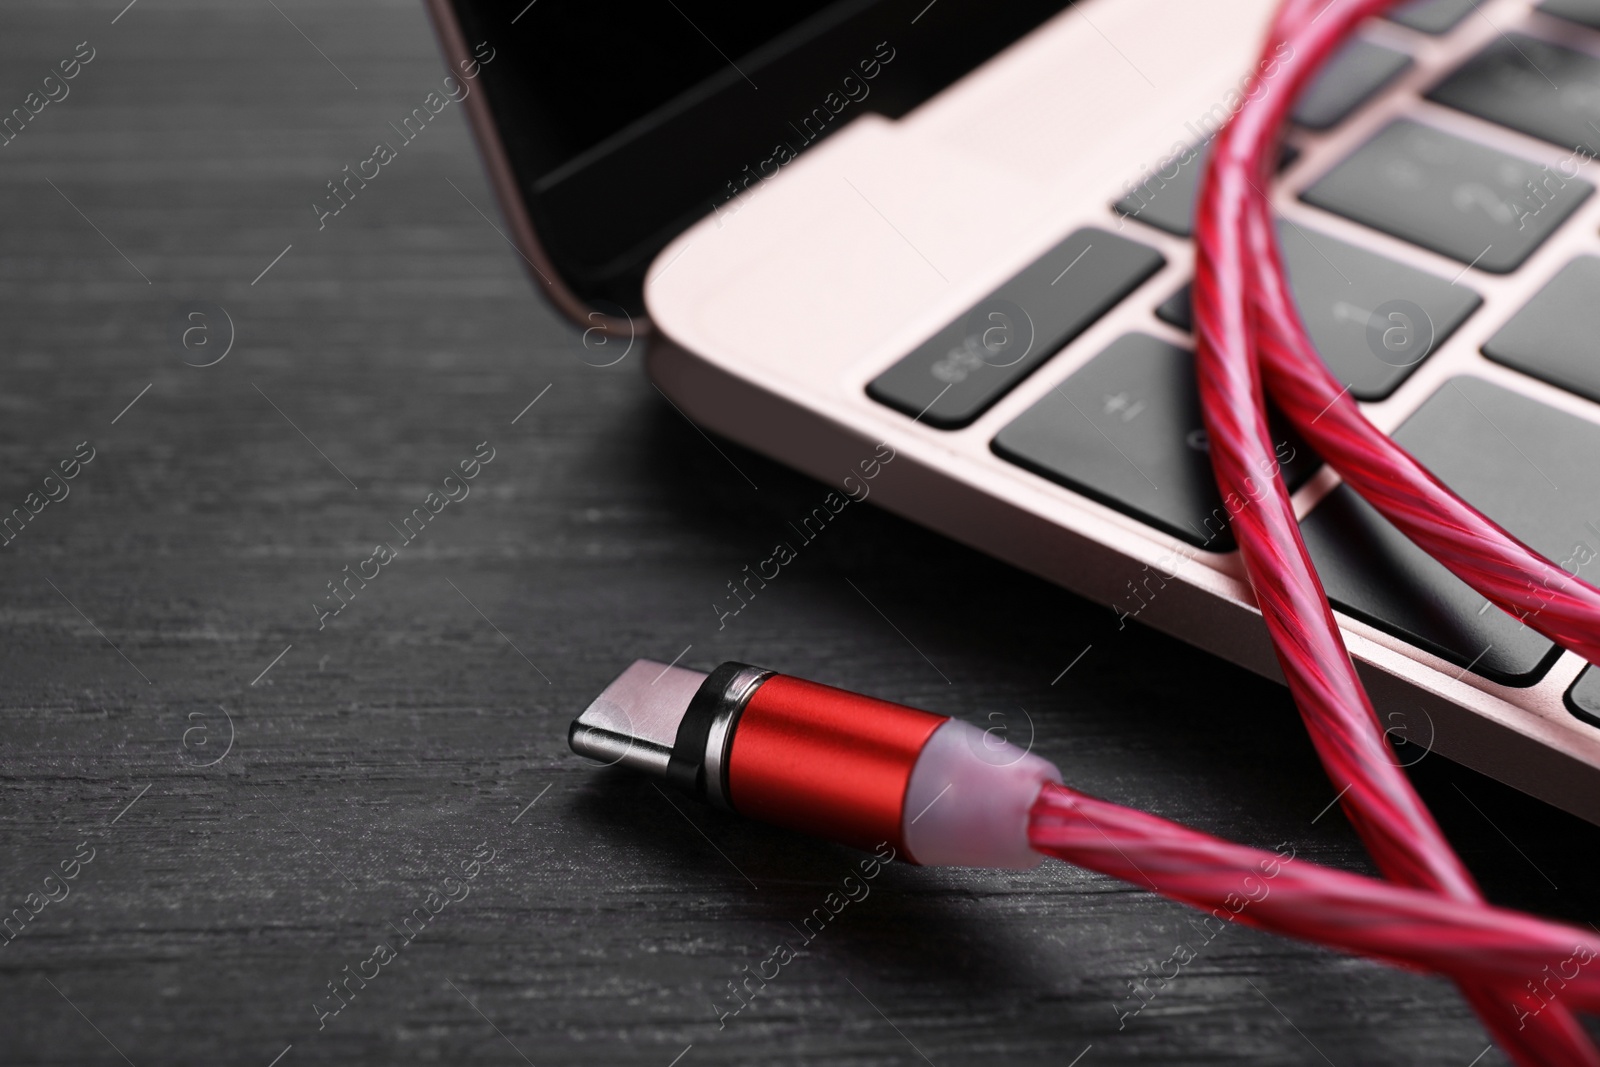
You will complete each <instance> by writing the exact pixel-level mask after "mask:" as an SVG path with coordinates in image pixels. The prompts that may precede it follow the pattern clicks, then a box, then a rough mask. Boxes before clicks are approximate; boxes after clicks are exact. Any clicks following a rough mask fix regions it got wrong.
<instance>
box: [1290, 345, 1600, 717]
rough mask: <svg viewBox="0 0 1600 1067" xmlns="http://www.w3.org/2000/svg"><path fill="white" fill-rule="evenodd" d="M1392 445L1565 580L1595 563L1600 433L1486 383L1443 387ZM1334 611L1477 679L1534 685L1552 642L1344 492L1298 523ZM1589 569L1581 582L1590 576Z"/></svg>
mask: <svg viewBox="0 0 1600 1067" xmlns="http://www.w3.org/2000/svg"><path fill="white" fill-rule="evenodd" d="M1394 439H1395V440H1396V441H1397V442H1399V443H1400V444H1401V445H1403V446H1404V447H1405V448H1406V449H1407V450H1408V451H1409V452H1411V454H1412V455H1414V456H1416V457H1417V458H1418V459H1419V460H1421V461H1422V462H1423V463H1424V464H1425V465H1426V466H1427V467H1428V468H1429V469H1430V470H1432V471H1433V473H1434V474H1436V475H1438V476H1439V478H1440V479H1441V480H1443V481H1444V483H1445V484H1446V485H1448V486H1450V487H1451V488H1452V489H1454V490H1455V491H1456V492H1457V493H1459V494H1461V496H1462V497H1463V498H1464V499H1466V500H1467V501H1468V502H1470V503H1472V504H1473V505H1475V506H1476V507H1478V508H1479V509H1480V510H1481V511H1483V513H1484V514H1485V515H1488V516H1489V517H1490V518H1491V519H1494V520H1495V521H1496V522H1498V523H1500V525H1502V526H1504V527H1505V528H1506V529H1507V530H1509V531H1510V532H1511V533H1512V534H1513V535H1515V536H1517V537H1519V538H1521V539H1522V540H1523V541H1524V542H1525V543H1527V544H1529V545H1531V546H1532V547H1533V548H1534V549H1535V550H1537V551H1539V552H1542V553H1544V555H1545V556H1546V557H1547V558H1549V559H1551V560H1554V561H1555V562H1556V563H1557V564H1558V565H1559V566H1562V567H1564V568H1566V569H1567V570H1568V571H1569V572H1573V573H1581V568H1582V566H1583V564H1584V562H1585V561H1587V560H1590V559H1593V558H1595V557H1596V556H1597V555H1600V505H1597V503H1596V502H1597V501H1600V463H1596V462H1595V461H1594V457H1595V456H1596V455H1600V425H1597V424H1595V423H1592V422H1589V421H1587V420H1584V419H1580V418H1578V417H1577V416H1575V415H1569V414H1566V413H1565V412H1561V411H1557V410H1555V409H1554V408H1550V407H1547V406H1546V405H1544V404H1541V403H1539V402H1538V401H1536V400H1530V399H1528V398H1527V397H1524V396H1521V395H1519V394H1517V393H1513V392H1511V391H1509V390H1507V389H1503V388H1501V387H1500V386H1497V385H1491V384H1490V383H1488V382H1486V381H1484V380H1482V379H1481V378H1471V377H1459V378H1452V379H1451V380H1450V381H1448V382H1446V383H1445V384H1444V386H1443V387H1441V388H1440V389H1439V391H1438V392H1436V393H1435V394H1433V396H1431V397H1429V398H1428V400H1427V401H1426V402H1424V403H1423V405H1422V407H1421V408H1419V409H1418V410H1417V411H1416V412H1415V413H1414V414H1413V415H1412V416H1411V417H1410V418H1409V419H1407V420H1406V421H1405V423H1404V425H1402V426H1401V427H1400V429H1399V430H1398V431H1396V432H1395V434H1394ZM1301 529H1302V532H1303V533H1304V534H1305V538H1306V546H1307V548H1309V549H1310V551H1311V558H1312V559H1313V560H1314V561H1315V562H1316V565H1317V571H1318V573H1319V574H1320V575H1321V576H1322V582H1323V585H1324V586H1325V587H1326V588H1327V590H1328V596H1329V598H1330V599H1332V600H1333V602H1334V603H1335V604H1336V605H1338V606H1339V607H1340V608H1341V609H1343V610H1344V611H1346V612H1348V613H1349V614H1351V615H1355V616H1358V617H1360V618H1363V619H1365V620H1367V621H1368V622H1371V623H1372V624H1373V625H1375V626H1377V627H1379V628H1380V629H1383V630H1386V631H1388V632H1390V633H1392V634H1395V635H1397V636H1399V637H1402V638H1405V639H1406V640H1409V641H1411V642H1412V643H1414V644H1417V645H1419V646H1421V647H1423V648H1426V649H1428V650H1430V651H1432V652H1433V653H1435V654H1436V655H1438V656H1440V657H1442V658H1443V659H1446V660H1448V661H1450V662H1451V663H1455V664H1457V665H1458V666H1461V667H1463V668H1470V669H1471V670H1472V671H1473V672H1474V673H1476V674H1479V675H1482V676H1483V677H1485V678H1489V679H1491V680H1493V681H1497V682H1501V683H1503V684H1506V685H1531V684H1532V683H1533V682H1535V681H1537V680H1538V678H1539V676H1540V675H1541V674H1542V673H1543V672H1544V670H1545V669H1546V668H1547V667H1548V666H1549V664H1550V663H1551V662H1552V661H1553V659H1554V655H1555V646H1554V645H1552V644H1551V643H1550V642H1549V641H1547V640H1545V639H1544V638H1543V637H1541V636H1540V635H1539V634H1537V633H1535V632H1534V631H1533V630H1532V629H1530V628H1528V627H1526V626H1524V625H1523V624H1522V623H1521V622H1520V621H1518V620H1517V619H1514V618H1512V617H1511V616H1509V615H1507V614H1505V613H1504V612H1502V611H1500V610H1499V609H1498V608H1495V607H1486V604H1487V601H1485V600H1484V598H1483V597H1482V596H1480V595H1478V594H1477V593H1476V592H1474V591H1473V590H1472V589H1471V588H1470V587H1468V586H1467V584H1466V583H1465V582H1462V581H1461V580H1460V579H1459V578H1457V577H1455V575H1453V574H1451V573H1450V572H1449V571H1447V570H1445V569H1444V567H1443V566H1442V565H1441V564H1439V563H1437V562H1436V561H1435V560H1434V559H1433V558H1432V557H1430V556H1428V555H1427V554H1426V553H1424V552H1423V551H1422V550H1421V549H1419V548H1417V547H1416V546H1415V545H1413V544H1412V543H1411V542H1410V541H1409V540H1407V539H1406V538H1405V536H1404V535H1403V534H1401V533H1400V532H1399V531H1397V530H1396V529H1395V528H1394V527H1393V526H1390V525H1389V524H1388V522H1386V521H1385V520H1383V519H1382V518H1380V517H1379V515H1378V513H1377V512H1376V511H1374V510H1372V508H1370V507H1369V506H1368V505H1367V504H1366V503H1365V502H1364V501H1362V500H1361V499H1360V498H1359V497H1357V496H1356V495H1355V493H1354V492H1352V491H1351V489H1350V487H1349V486H1340V487H1339V488H1338V489H1336V490H1334V492H1332V493H1331V494H1329V495H1328V497H1327V499H1326V500H1324V501H1322V503H1320V504H1319V505H1317V507H1316V509H1315V510H1314V511H1312V512H1311V514H1310V515H1309V516H1307V517H1306V520H1305V522H1304V523H1302V525H1301ZM1596 570H1597V569H1596V567H1595V566H1594V565H1593V564H1591V565H1590V567H1589V568H1588V571H1589V573H1588V574H1587V575H1586V577H1589V578H1591V579H1592V578H1593V577H1594V575H1595V573H1596Z"/></svg>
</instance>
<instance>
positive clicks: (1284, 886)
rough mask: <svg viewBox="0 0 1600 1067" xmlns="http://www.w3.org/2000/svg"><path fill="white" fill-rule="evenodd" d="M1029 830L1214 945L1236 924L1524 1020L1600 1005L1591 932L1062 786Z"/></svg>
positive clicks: (1599, 941) (1045, 845) (1052, 851)
mask: <svg viewBox="0 0 1600 1067" xmlns="http://www.w3.org/2000/svg"><path fill="white" fill-rule="evenodd" d="M1031 836H1032V840H1033V845H1034V848H1035V849H1037V850H1038V851H1040V852H1044V853H1047V854H1049V855H1052V856H1057V857H1059V858H1061V859H1065V860H1068V861H1070V862H1072V863H1074V864H1077V865H1078V866H1082V867H1088V868H1090V869H1092V870H1096V871H1099V872H1101V873H1102V874H1108V875H1111V876H1113V877H1116V878H1120V879H1122V880H1124V881H1126V882H1130V883H1132V884H1134V885H1145V886H1149V887H1151V888H1153V889H1155V890H1156V891H1157V892H1159V893H1161V894H1162V895H1163V896H1167V897H1170V898H1172V899H1173V900H1177V901H1181V902H1182V903H1185V904H1188V905H1190V906H1192V907H1195V908H1199V909H1200V910H1202V911H1205V912H1207V913H1209V914H1210V916H1211V917H1212V920H1213V921H1211V922H1206V923H1204V924H1203V925H1201V926H1200V927H1197V930H1199V931H1200V932H1201V934H1202V936H1203V937H1205V938H1206V939H1207V940H1209V938H1210V937H1213V936H1215V934H1216V933H1217V932H1220V931H1221V930H1223V929H1225V928H1226V926H1225V925H1224V924H1226V923H1230V922H1239V923H1242V924H1244V925H1246V926H1253V927H1256V928H1257V929H1261V930H1267V931H1270V932H1272V933H1276V934H1284V935H1287V936H1289V937H1296V938H1300V939H1302V940H1306V941H1313V942H1316V943H1317V944H1321V945H1327V946H1330V947H1333V948H1338V949H1342V950H1344V951H1346V952H1353V953H1359V954H1361V955H1365V956H1372V957H1375V958H1377V959H1381V960H1384V961H1386V962H1388V963H1392V964H1395V965H1397V966H1400V967H1406V968H1410V969H1414V970H1425V971H1435V972H1438V973H1440V974H1447V975H1450V976H1452V977H1454V978H1456V979H1458V980H1461V979H1465V980H1470V981H1473V982H1477V983H1482V984H1491V983H1492V984H1496V985H1498V986H1500V987H1501V988H1503V989H1504V990H1505V991H1506V992H1505V995H1504V999H1505V1001H1506V1004H1507V1006H1508V1007H1509V1008H1510V1009H1511V1010H1512V1011H1513V1012H1515V1013H1516V1014H1517V1015H1518V1016H1519V1017H1523V1016H1526V1017H1529V1018H1532V1017H1535V1016H1537V1015H1538V1014H1540V1012H1541V1011H1542V1010H1543V1009H1546V1008H1548V1007H1549V1005H1548V1004H1547V1003H1546V1001H1547V1000H1554V999H1557V998H1559V999H1560V1000H1561V1001H1563V1002H1566V1003H1570V1004H1571V1005H1573V1006H1574V1007H1578V1008H1582V1009H1585V1010H1588V1011H1597V1010H1600V967H1593V968H1591V967H1589V966H1588V965H1589V963H1591V962H1592V961H1593V960H1594V959H1595V958H1597V957H1600V936H1596V935H1595V934H1594V933H1592V932H1590V931H1588V930H1579V929H1577V928H1575V927H1569V926H1566V925H1564V924H1562V923H1556V922H1550V921H1548V920H1545V919H1539V918H1535V917H1533V916H1530V915H1524V914H1522V913H1520V912H1516V911H1510V910H1507V909H1504V908H1496V907H1493V906H1490V905H1485V904H1478V903H1472V902H1468V901H1457V900H1450V899H1448V898H1440V897H1439V896H1438V895H1437V894H1435V893H1431V892H1428V891H1426V890H1422V889H1411V888H1408V887H1406V886H1399V885H1395V884H1393V883H1392V882H1385V881H1381V880H1379V879H1376V878H1368V877H1365V876H1364V875H1359V874H1350V873H1348V872H1346V871H1337V870H1332V869H1330V868H1327V867H1320V866H1317V865H1316V864H1313V863H1308V862H1306V861H1305V860H1301V859H1296V858H1295V854H1294V852H1293V850H1291V851H1290V852H1289V853H1288V854H1287V855H1285V854H1284V853H1282V852H1267V851H1264V850H1262V849H1255V848H1248V847H1246V846H1244V845H1236V844H1233V843H1232V842H1229V841H1223V840H1220V839H1218V838H1215V837H1211V836H1210V835H1208V834H1203V833H1200V832H1198V831H1195V830H1190V829H1188V828H1187V827H1184V826H1180V825H1178V824H1177V823H1173V822H1168V821H1167V820H1165V819H1162V818H1159V817H1157V816H1155V815H1148V814H1146V813H1144V812H1142V811H1135V810H1133V809H1131V808H1125V807H1122V806H1121V805H1118V804H1113V803H1110V802H1109V801H1105V800H1100V799H1098V798H1096V797H1091V796H1088V795H1086V794H1084V793H1079V792H1078V791H1076V790H1074V789H1070V788H1067V787H1066V786H1060V785H1053V784H1052V785H1047V786H1045V788H1044V791H1043V792H1042V793H1041V794H1040V796H1039V800H1038V803H1037V804H1036V805H1035V807H1034V810H1033V819H1032V829H1031ZM1281 847H1282V846H1280V848H1281ZM1135 856H1136V857H1138V858H1137V861H1136V860H1135V859H1134V858H1133V857H1135ZM1530 979H1531V980H1533V981H1534V982H1537V983H1540V984H1530Z"/></svg>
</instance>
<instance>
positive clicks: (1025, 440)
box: [993, 333, 1317, 552]
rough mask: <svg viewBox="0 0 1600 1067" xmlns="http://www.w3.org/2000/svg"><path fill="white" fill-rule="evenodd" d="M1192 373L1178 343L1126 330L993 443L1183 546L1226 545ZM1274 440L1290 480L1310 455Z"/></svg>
mask: <svg viewBox="0 0 1600 1067" xmlns="http://www.w3.org/2000/svg"><path fill="white" fill-rule="evenodd" d="M1194 374H1195V372H1194V355H1193V354H1192V353H1190V352H1188V351H1187V350H1185V349H1182V348H1178V347H1176V346H1174V345H1169V344H1167V343H1166V342H1165V341H1159V340H1157V339H1156V338H1154V337H1150V336H1148V335H1146V334H1142V333H1131V334H1127V335H1126V336H1124V337H1121V338H1119V339H1118V340H1116V341H1115V342H1113V343H1112V344H1111V346H1110V347H1109V348H1107V349H1106V350H1105V351H1104V352H1101V353H1100V354H1099V355H1098V356H1096V357H1094V359H1092V360H1090V361H1089V362H1088V363H1086V364H1084V365H1083V366H1082V367H1080V368H1079V369H1078V370H1077V371H1076V372H1074V373H1073V374H1072V375H1071V376H1070V377H1069V378H1067V380H1066V381H1065V382H1062V383H1061V384H1060V385H1058V386H1056V388H1054V389H1052V390H1051V391H1050V392H1049V393H1048V394H1046V395H1045V396H1044V397H1043V398H1042V399H1041V400H1040V401H1039V402H1038V403H1037V404H1035V405H1034V406H1033V407H1031V408H1029V409H1028V410H1027V411H1025V412H1023V413H1022V414H1021V415H1020V416H1018V417H1017V418H1016V419H1015V420H1014V421H1012V422H1011V424H1010V425H1008V426H1007V427H1006V428H1005V429H1003V430H1001V431H1000V433H999V435H998V436H997V437H996V438H995V439H994V445H993V447H994V450H995V452H996V453H998V454H999V455H1000V456H1002V457H1003V458H1005V459H1007V460H1010V461H1011V462H1012V463H1015V464H1017V465H1018V466H1022V467H1026V468H1027V469H1029V470H1031V471H1033V472H1034V473H1036V474H1040V475H1043V476H1044V477H1046V478H1049V479H1051V480H1052V481H1056V482H1059V483H1061V484H1062V485H1065V486H1066V487H1067V488H1069V489H1073V490H1075V491H1077V492H1079V493H1082V494H1083V495H1085V496H1088V497H1092V498H1093V499H1095V500H1098V501H1100V502H1101V503H1103V504H1106V505H1108V506H1110V507H1113V508H1116V509H1117V510H1118V511H1121V512H1124V513H1126V514H1129V515H1132V516H1134V517H1135V518H1137V519H1141V520H1143V521H1144V522H1147V523H1149V524H1150V525H1152V526H1155V527H1157V528H1158V529H1161V530H1164V531H1166V532H1167V533H1169V534H1172V535H1173V536H1174V537H1178V538H1182V539H1183V540H1185V541H1188V542H1189V543H1190V544H1194V545H1198V546H1200V547H1202V548H1205V549H1208V550H1210V551H1213V552H1226V551H1230V550H1232V548H1233V547H1234V545H1233V536H1232V534H1231V533H1229V532H1228V517H1229V513H1228V510H1227V509H1226V508H1225V507H1224V506H1223V502H1222V498H1221V496H1220V494H1219V493H1218V492H1217V483H1216V481H1215V479H1214V478H1213V477H1212V474H1211V460H1210V458H1209V456H1208V454H1207V441H1206V432H1205V428H1204V424H1203V423H1202V421H1201V418H1200V392H1199V387H1198V386H1197V385H1196V384H1195V376H1194ZM1274 440H1276V441H1278V442H1281V443H1280V444H1279V446H1278V456H1279V458H1280V459H1282V460H1283V462H1284V463H1285V464H1286V467H1285V477H1286V479H1287V480H1288V481H1289V484H1290V485H1291V486H1297V485H1299V484H1300V483H1302V482H1304V481H1305V479H1306V478H1307V477H1308V476H1309V475H1310V473H1311V471H1313V470H1315V469H1316V465H1317V460H1316V457H1315V456H1313V455H1312V454H1311V453H1310V451H1309V450H1308V449H1307V448H1306V447H1305V445H1304V444H1302V443H1301V442H1300V441H1299V440H1298V439H1296V438H1293V437H1292V436H1290V435H1288V434H1286V433H1283V432H1281V431H1279V430H1276V429H1275V431H1274Z"/></svg>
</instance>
